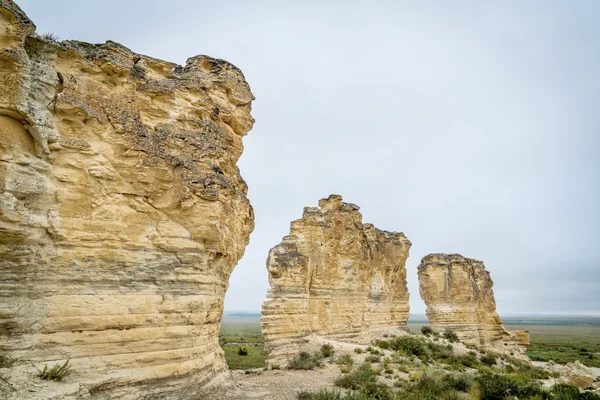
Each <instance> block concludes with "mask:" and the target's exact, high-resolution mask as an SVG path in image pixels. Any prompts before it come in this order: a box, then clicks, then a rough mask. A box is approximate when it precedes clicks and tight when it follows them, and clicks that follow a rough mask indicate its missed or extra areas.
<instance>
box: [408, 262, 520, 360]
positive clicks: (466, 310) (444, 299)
mask: <svg viewBox="0 0 600 400" xmlns="http://www.w3.org/2000/svg"><path fill="white" fill-rule="evenodd" d="M418 274H419V287H420V292H421V297H422V298H423V300H424V301H425V304H426V305H427V318H428V320H429V323H430V324H431V327H432V328H433V329H434V330H436V331H439V332H445V331H446V330H452V331H454V332H455V333H456V334H457V336H458V337H459V339H460V340H461V341H463V342H465V343H470V344H474V345H478V346H479V345H482V346H488V347H493V348H496V349H497V350H500V351H502V352H505V351H511V352H513V351H514V350H517V351H519V352H524V351H525V350H526V349H527V346H528V345H529V333H528V332H527V331H515V332H508V331H507V330H506V329H505V328H504V326H503V325H502V320H501V319H500V317H499V316H498V314H497V313H496V301H495V299H494V292H493V290H492V286H493V285H494V282H492V279H491V277H490V273H489V272H488V271H487V270H486V269H485V266H484V265H483V262H482V261H477V260H473V259H471V258H465V257H463V256H461V255H460V254H430V255H428V256H426V257H424V258H423V259H422V260H421V264H420V265H419V267H418Z"/></svg>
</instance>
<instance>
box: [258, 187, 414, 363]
mask: <svg viewBox="0 0 600 400" xmlns="http://www.w3.org/2000/svg"><path fill="white" fill-rule="evenodd" d="M358 210H359V207H358V206H357V205H355V204H351V203H344V202H343V201H342V197H341V196H338V195H331V196H329V197H328V198H327V199H322V200H320V201H319V207H306V208H305V209H304V213H303V216H302V218H301V219H299V220H296V221H293V222H292V224H291V229H290V234H289V235H288V236H285V237H284V238H283V241H282V242H281V243H280V244H279V245H277V246H275V247H274V248H273V249H271V251H270V252H269V257H268V260H267V269H268V271H269V282H270V284H271V289H270V290H269V293H268V296H267V297H268V298H267V300H266V301H265V303H264V304H263V317H262V325H263V335H264V338H265V346H266V350H267V353H268V358H269V361H271V362H281V361H284V360H285V359H287V358H288V357H289V356H290V355H292V354H294V353H296V352H297V351H298V350H299V348H300V347H301V345H302V343H303V341H304V339H305V338H306V337H307V336H309V335H311V334H316V335H321V336H326V337H330V338H336V339H344V340H350V341H355V342H367V341H368V340H370V339H371V338H372V335H373V334H375V333H376V332H377V331H385V330H390V332H392V331H394V330H397V329H403V328H405V327H406V321H407V319H408V310H409V305H408V296H409V293H408V290H407V287H406V268H405V262H406V259H407V257H408V251H409V248H410V246H411V243H410V241H409V240H408V239H407V238H406V237H405V236H404V234H402V233H396V232H386V231H383V230H380V229H377V228H375V227H374V226H373V225H371V224H363V222H362V215H361V214H360V212H359V211H358Z"/></svg>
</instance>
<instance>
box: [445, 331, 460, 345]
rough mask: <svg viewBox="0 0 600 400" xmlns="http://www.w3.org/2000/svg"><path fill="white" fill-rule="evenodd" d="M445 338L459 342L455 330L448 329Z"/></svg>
mask: <svg viewBox="0 0 600 400" xmlns="http://www.w3.org/2000/svg"><path fill="white" fill-rule="evenodd" d="M444 339H447V340H449V341H450V343H456V342H458V336H457V335H456V333H454V331H452V330H450V329H448V330H447V331H446V332H444Z"/></svg>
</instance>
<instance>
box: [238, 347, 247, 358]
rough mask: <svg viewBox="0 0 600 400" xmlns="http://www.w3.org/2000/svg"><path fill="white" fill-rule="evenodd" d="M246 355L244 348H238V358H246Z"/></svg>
mask: <svg viewBox="0 0 600 400" xmlns="http://www.w3.org/2000/svg"><path fill="white" fill-rule="evenodd" d="M247 355H248V349H247V348H245V347H244V346H241V347H238V356H247Z"/></svg>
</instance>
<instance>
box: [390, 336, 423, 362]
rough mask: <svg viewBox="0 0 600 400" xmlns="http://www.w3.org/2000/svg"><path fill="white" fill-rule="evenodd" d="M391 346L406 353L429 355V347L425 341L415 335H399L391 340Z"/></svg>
mask: <svg viewBox="0 0 600 400" xmlns="http://www.w3.org/2000/svg"><path fill="white" fill-rule="evenodd" d="M390 348H392V349H393V350H396V351H399V352H400V353H403V354H406V355H414V356H416V357H419V358H421V357H428V356H429V349H428V347H427V345H426V344H425V341H424V340H422V339H421V338H418V337H415V336H399V337H397V338H394V339H392V340H391V341H390Z"/></svg>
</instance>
